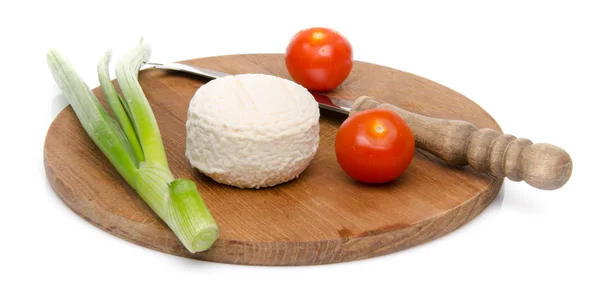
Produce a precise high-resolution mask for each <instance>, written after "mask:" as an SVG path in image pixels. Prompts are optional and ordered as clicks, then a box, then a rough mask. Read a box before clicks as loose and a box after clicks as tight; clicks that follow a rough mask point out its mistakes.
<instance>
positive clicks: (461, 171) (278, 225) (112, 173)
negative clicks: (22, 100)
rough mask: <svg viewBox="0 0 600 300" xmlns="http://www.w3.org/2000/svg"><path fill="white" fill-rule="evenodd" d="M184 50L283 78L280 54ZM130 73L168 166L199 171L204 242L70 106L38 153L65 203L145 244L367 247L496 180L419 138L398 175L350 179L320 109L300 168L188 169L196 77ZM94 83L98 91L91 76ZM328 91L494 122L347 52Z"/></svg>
mask: <svg viewBox="0 0 600 300" xmlns="http://www.w3.org/2000/svg"><path fill="white" fill-rule="evenodd" d="M185 62H186V63H189V64H191V65H196V66H200V67H204V68H211V69H214V70H218V71H222V72H227V73H232V74H241V73H267V74H273V75H277V76H280V77H283V78H287V79H290V77H289V75H288V73H287V71H286V69H285V64H284V60H283V56H282V55H280V54H253V55H231V56H221V57H209V58H202V59H195V60H189V61H185ZM139 80H140V83H141V85H142V88H143V89H144V91H145V93H146V94H147V97H148V99H149V101H150V103H151V105H152V108H153V110H154V113H155V115H156V118H157V121H158V124H159V126H160V130H161V133H162V136H163V139H164V144H165V148H166V151H167V158H168V160H169V164H170V167H171V169H172V171H173V174H174V175H175V177H185V178H190V179H194V180H195V181H196V182H197V184H198V189H199V191H200V193H201V194H202V196H203V197H204V199H205V202H206V204H207V206H208V207H209V208H210V210H211V212H212V214H213V216H214V218H215V220H216V222H217V224H218V225H219V229H220V237H219V239H218V240H217V241H216V242H215V244H214V245H213V247H212V248H210V249H209V250H208V251H206V252H202V253H196V254H191V253H189V252H188V251H187V250H186V249H185V248H184V247H183V245H182V244H181V243H180V242H179V241H178V240H177V238H176V237H175V235H174V234H173V233H172V232H171V231H170V230H169V229H168V228H167V227H166V225H165V224H164V223H163V222H162V221H161V220H160V219H159V218H158V217H157V216H156V215H155V214H154V213H153V212H152V211H151V210H150V209H149V208H148V206H147V205H146V204H145V203H144V202H143V200H142V199H141V198H139V197H138V196H137V194H136V193H135V192H134V190H133V189H131V188H130V187H129V186H128V185H127V184H126V182H125V181H124V180H123V179H122V178H121V177H120V175H119V174H118V173H117V171H116V170H115V169H114V168H113V167H112V166H111V165H110V163H109V161H108V160H107V159H106V158H105V157H104V155H103V154H102V153H101V152H100V151H99V150H98V149H97V148H96V147H95V145H94V144H93V143H92V141H91V140H90V139H89V138H88V137H87V135H86V134H85V132H84V131H83V129H82V128H81V126H80V124H79V122H78V120H77V119H76V117H75V114H74V113H73V111H72V109H71V108H70V107H69V106H68V107H67V108H65V109H64V110H63V111H62V112H61V113H60V114H59V115H58V116H57V117H56V119H55V120H54V122H53V123H52V125H51V126H50V128H49V130H48V133H47V137H46V141H45V147H44V161H45V167H46V173H47V176H48V178H49V181H50V183H51V185H52V187H53V188H54V190H55V192H56V193H57V195H58V196H59V197H60V198H61V199H62V200H63V201H64V203H65V204H66V205H67V206H68V207H70V208H71V209H72V210H73V211H74V212H75V213H77V214H78V215H79V216H81V217H83V218H84V219H85V220H87V221H88V222H90V223H92V224H94V225H95V226H97V227H99V228H101V229H102V230H105V231H107V232H109V233H111V234H113V235H116V236H118V237H121V238H123V239H126V240H128V241H131V242H133V243H135V244H138V245H141V246H144V247H148V248H151V249H155V250H158V251H162V252H166V253H170V254H174V255H178V256H184V257H190V258H195V259H201V260H207V261H215V262H223V263H233V264H248V265H314V264H327V263H337V262H344V261H352V260H358V259H365V258H369V257H374V256H379V255H384V254H387V253H391V252H395V251H399V250H402V249H405V248H408V247H411V246H415V245H418V244H421V243H424V242H427V241H430V240H433V239H435V238H437V237H440V236H442V235H444V234H447V233H449V232H451V231H453V230H454V229H456V228H458V227H460V226H461V225H463V224H465V223H466V222H468V221H469V220H471V219H472V218H473V217H475V216H477V215H478V214H479V213H480V212H481V211H482V210H483V209H485V208H486V207H487V206H488V205H489V204H490V203H491V201H493V199H494V198H495V196H496V195H497V193H498V191H499V189H500V187H501V186H502V181H503V180H502V179H495V178H493V177H490V176H488V175H485V174H481V173H476V172H474V171H473V170H472V169H470V168H468V167H465V168H456V167H450V166H448V165H446V164H445V163H443V162H441V161H439V160H437V159H436V158H434V157H432V156H431V155H429V154H427V153H426V152H423V151H420V150H419V151H417V153H416V155H415V158H414V160H413V162H412V163H411V165H410V167H409V168H408V170H407V171H406V172H405V173H404V174H403V175H402V176H401V177H400V178H399V179H398V180H396V181H394V182H392V183H390V184H386V185H380V186H369V185H364V184H360V183H356V182H354V181H353V180H352V179H350V178H348V177H347V176H346V175H345V173H344V172H343V171H342V170H341V169H340V168H339V166H338V164H337V162H336V158H335V152H334V148H333V145H334V139H335V134H336V132H337V128H338V127H339V125H340V124H341V122H342V121H343V120H344V116H342V115H338V114H336V113H332V112H328V111H323V110H322V111H321V130H320V138H321V142H320V147H319V150H318V152H317V155H316V157H315V158H314V160H313V161H312V163H311V164H310V166H309V167H308V168H307V169H306V170H305V171H304V172H303V173H302V175H301V176H300V177H299V178H298V179H296V180H294V181H291V182H289V183H286V184H282V185H279V186H276V187H272V188H266V189H260V190H253V189H252V190H250V189H248V190H243V189H238V188H235V187H229V186H225V185H221V184H218V183H216V182H214V181H212V180H211V179H209V178H208V177H205V176H203V175H202V174H200V173H199V172H198V171H196V170H194V169H193V168H192V167H191V166H190V164H189V163H188V161H187V159H186V158H185V155H184V151H185V134H186V133H185V120H186V113H187V107H188V103H189V101H190V100H191V98H192V95H193V94H194V93H195V91H196V90H197V89H198V88H199V87H200V86H201V85H202V84H203V83H205V82H206V80H205V79H202V78H199V77H194V76H192V75H187V74H182V73H174V72H169V71H163V70H157V69H147V70H143V71H141V72H140V76H139ZM94 93H95V94H96V95H97V96H98V97H99V98H100V99H101V100H102V101H103V99H104V98H103V95H102V92H101V90H100V89H99V88H96V89H94ZM329 94H330V95H332V96H339V97H344V98H347V99H355V98H357V97H359V96H362V95H369V96H373V97H375V98H376V99H378V100H380V101H382V102H390V103H393V104H396V105H399V106H400V107H402V108H405V109H407V110H410V111H413V112H416V113H420V114H423V115H427V116H432V117H437V118H451V119H462V120H467V121H470V122H472V123H473V124H475V125H476V126H478V127H488V128H494V129H497V130H500V128H499V126H498V125H497V124H496V122H495V121H494V120H493V118H492V117H491V116H490V115H489V114H487V113H486V112H485V111H484V110H483V109H481V108H480V107H479V106H478V105H476V104H475V103H473V102H472V101H470V100H469V99H467V98H465V97H464V96H462V95H461V94H459V93H457V92H455V91H453V90H451V89H448V88H446V87H444V86H441V85H439V84H437V83H435V82H432V81H429V80H427V79H424V78H421V77H418V76H415V75H412V74H409V73H405V72H402V71H398V70H394V69H391V68H387V67H383V66H378V65H374V64H369V63H363V62H356V63H355V66H354V68H353V70H352V73H351V74H350V76H349V78H348V79H347V80H346V81H345V82H344V83H343V85H342V86H340V87H339V88H338V89H336V90H334V91H332V92H330V93H329ZM73 238H77V237H76V236H74V237H73Z"/></svg>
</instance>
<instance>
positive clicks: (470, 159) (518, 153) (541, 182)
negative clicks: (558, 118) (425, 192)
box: [350, 96, 573, 190]
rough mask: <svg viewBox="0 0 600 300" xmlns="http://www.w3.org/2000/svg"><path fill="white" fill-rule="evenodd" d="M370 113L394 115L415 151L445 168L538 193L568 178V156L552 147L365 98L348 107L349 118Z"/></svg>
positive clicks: (570, 162)
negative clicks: (375, 110) (464, 169)
mask: <svg viewBox="0 0 600 300" xmlns="http://www.w3.org/2000/svg"><path fill="white" fill-rule="evenodd" d="M371 108H383V109H389V110H392V111H395V112H397V113H398V114H399V115H400V116H401V117H402V118H403V119H404V120H405V121H406V122H407V123H408V125H409V127H410V128H411V130H412V132H413V134H414V136H415V145H416V147H418V148H420V149H422V150H425V151H427V152H429V153H431V154H433V155H435V156H437V157H438V158H440V159H442V160H443V161H445V162H446V163H448V164H450V165H453V166H466V165H469V166H471V167H472V168H473V169H475V170H477V171H480V172H486V173H489V174H491V175H492V176H495V177H499V178H503V177H508V179H510V180H512V181H521V180H524V181H525V182H526V183H528V184H529V185H531V186H533V187H536V188H538V189H542V190H554V189H558V188H560V187H562V186H563V185H564V184H565V183H567V181H568V180H569V178H570V177H571V172H572V169H573V162H572V160H571V156H569V154H568V153H567V152H566V151H565V150H563V149H561V148H559V147H557V146H554V145H550V144H546V143H540V144H534V143H532V142H531V141H530V140H528V139H523V138H516V137H515V136H513V135H510V134H502V133H500V132H498V131H496V130H493V129H489V128H482V129H479V128H477V127H476V126H475V125H473V124H471V123H469V122H465V121H460V120H445V119H436V118H431V117H426V116H423V115H419V114H416V113H412V112H409V111H406V110H404V109H401V108H400V107H397V106H394V105H392V104H389V103H383V104H381V103H379V102H377V101H376V100H375V99H373V98H371V97H367V96H363V97H360V98H358V99H357V100H356V101H354V104H353V106H352V109H351V110H350V116H352V115H353V114H354V113H357V112H359V111H363V110H367V109H371Z"/></svg>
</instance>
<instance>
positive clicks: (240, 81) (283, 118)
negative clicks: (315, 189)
mask: <svg viewBox="0 0 600 300" xmlns="http://www.w3.org/2000/svg"><path fill="white" fill-rule="evenodd" d="M318 146H319V106H318V104H317V102H316V101H315V99H314V97H313V96H312V94H310V93H309V92H308V90H307V89H305V88H304V87H302V86H301V85H299V84H297V83H295V82H292V81H290V80H287V79H283V78H280V77H276V76H272V75H265V74H242V75H231V76H226V77H221V78H218V79H215V80H212V81H210V82H208V83H207V84H205V85H203V86H201V87H200V88H199V89H198V90H197V91H196V93H195V94H194V96H193V98H192V100H191V102H190V105H189V109H188V115H187V121H186V151H185V154H186V157H187V158H188V160H189V161H190V163H191V164H192V166H193V167H195V168H197V169H198V170H199V171H200V172H202V173H204V174H205V175H207V176H208V177H210V178H212V179H213V180H215V181H217V182H220V183H223V184H227V185H232V186H237V187H240V188H261V187H270V186H274V185H277V184H280V183H284V182H286V181H289V180H292V179H295V178H297V177H298V176H300V173H302V171H304V169H306V167H307V166H308V165H309V163H310V162H311V160H312V159H313V158H314V156H315V153H316V152H317V148H318Z"/></svg>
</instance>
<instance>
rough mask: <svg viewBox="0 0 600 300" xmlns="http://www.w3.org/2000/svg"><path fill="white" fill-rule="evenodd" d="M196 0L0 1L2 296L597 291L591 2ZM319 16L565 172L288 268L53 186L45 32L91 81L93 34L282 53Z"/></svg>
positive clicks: (175, 54)
mask: <svg viewBox="0 0 600 300" xmlns="http://www.w3.org/2000/svg"><path fill="white" fill-rule="evenodd" d="M200 2H203V3H204V4H202V5H201V4H195V5H190V4H183V3H180V2H179V1H173V0H171V1H161V2H158V3H151V2H149V1H135V2H134V1H108V0H106V1H73V3H66V2H65V1H38V3H29V2H24V1H4V2H2V4H0V11H2V18H0V28H2V47H1V48H0V54H1V56H0V57H1V59H2V70H1V72H0V77H1V78H0V79H1V82H2V103H3V104H2V105H3V107H2V109H1V110H0V122H2V124H1V127H0V130H1V134H2V139H3V142H2V147H1V148H0V151H1V155H0V160H1V166H2V172H1V173H0V174H2V175H1V176H2V180H1V181H0V182H1V185H2V186H1V187H2V191H3V196H2V208H1V211H2V217H1V218H0V222H1V223H0V235H1V236H2V247H1V248H0V249H1V250H0V277H1V281H0V282H2V283H1V284H0V299H49V298H52V299H54V298H56V299H126V298H130V299H167V297H168V298H169V299H176V298H181V297H186V298H195V299H221V298H220V297H222V296H231V297H243V298H244V299H255V298H256V299H319V298H325V297H328V298H329V299H352V298H357V299H391V298H403V299H417V298H434V299H442V298H444V299H445V298H455V297H456V298H460V299H526V298H528V299H542V298H548V297H552V296H554V297H556V298H558V299H598V298H600V293H599V291H598V289H597V287H594V286H593V285H597V283H598V268H599V267H600V262H599V259H598V254H599V253H600V247H599V245H598V239H599V238H598V236H599V234H598V231H597V230H598V229H599V228H600V218H599V217H598V215H599V211H600V204H599V203H600V201H599V200H600V199H599V198H600V196H598V184H597V180H598V173H596V172H595V171H596V170H598V168H599V167H600V165H599V163H598V159H597V158H596V157H597V155H598V149H600V147H599V142H598V129H599V128H600V126H598V122H597V121H595V120H594V118H596V117H597V116H598V112H597V109H596V108H595V107H597V102H598V100H600V89H599V88H598V87H599V84H600V71H599V70H600V58H599V57H600V56H599V55H600V47H599V44H598V41H599V39H598V38H599V30H598V29H599V28H600V19H599V18H598V9H597V8H595V7H594V5H593V4H594V2H595V1H587V2H583V1H561V3H562V4H560V5H559V4H551V3H550V2H551V1H537V2H533V1H502V2H497V4H496V5H489V4H482V3H481V2H475V1H473V2H471V3H467V2H464V1H444V2H442V1H440V2H437V3H430V2H428V1H407V2H397V3H396V4H395V5H394V6H395V7H390V6H389V4H388V5H386V4H383V3H384V2H382V1H374V0H371V1H357V2H356V3H355V4H326V3H325V1H322V0H321V1H308V0H303V1H295V2H293V3H292V2H290V4H285V5H290V6H293V8H291V9H285V8H283V5H284V4H281V3H283V1H281V2H277V3H270V4H267V3H265V1H257V0H253V1H239V3H235V4H234V3H232V1H197V3H200ZM269 10H270V11H269ZM314 25H324V26H329V27H332V28H335V29H337V30H339V31H341V32H342V33H344V34H345V35H346V36H347V37H348V38H349V40H350V41H351V43H352V44H353V46H354V49H355V53H356V55H355V58H356V59H358V60H363V61H368V62H372V63H378V64H384V65H387V66H391V67H394V68H397V69H401V70H404V71H408V72H411V73H415V74H418V75H421V76H424V77H426V78H429V79H432V80H434V81H437V82H439V83H441V84H444V85H446V86H448V87H451V88H452V89H455V90H457V91H459V92H461V93H463V94H464V95H466V96H467V97H469V98H470V99H472V100H474V101H475V102H477V103H478V104H480V105H481V106H482V107H483V108H485V109H486V110H487V111H488V112H489V113H490V114H491V115H493V116H494V117H495V119H496V120H497V121H498V123H499V124H500V125H501V126H502V127H503V129H504V131H506V132H507V133H512V134H515V135H518V136H521V137H526V138H530V139H532V140H534V141H536V142H550V143H554V144H556V145H559V146H562V147H563V148H565V149H566V150H567V151H568V152H569V153H570V154H571V155H572V157H573V160H574V162H575V168H574V173H573V176H572V178H571V181H570V182H569V183H568V184H567V186H565V187H564V188H562V189H560V190H557V191H552V192H546V191H540V190H536V189H533V188H531V187H529V186H527V185H525V184H524V183H514V182H510V181H506V183H505V187H504V189H503V197H499V199H496V201H495V202H494V204H493V205H492V207H490V208H489V209H487V210H486V211H485V212H484V213H483V214H482V215H480V216H479V217H478V218H476V219H475V220H474V221H473V222H471V223H470V224H468V225H467V226H464V227H463V228H460V229H459V230H457V231H455V232H454V233H452V234H450V235H448V236H446V237H444V238H441V239H438V240H436V241H434V242H431V243H428V244H426V245H423V246H419V247H416V248H413V249H410V250H407V251H402V252H398V253H395V254H391V255H387V256H383V257H379V258H374V259H368V260H363V261H358V262H351V263H343V264H335V265H325V266H314V267H296V268H281V267H280V268H274V267H249V266H236V265H225V264H216V263H207V262H201V261H194V260H188V259H183V258H178V257H174V256H170V255H165V254H162V253H158V252H155V251H152V250H148V249H145V248H142V247H138V246H135V245H132V244H130V243H128V242H125V241H122V240H120V239H118V238H116V237H113V236H111V235H109V234H107V233H104V232H103V231H101V230H99V229H96V228H95V227H93V226H92V225H90V224H88V223H86V222H85V221H84V220H82V219H81V218H79V217H78V216H76V215H75V214H74V213H72V212H71V211H70V210H69V209H68V208H67V207H66V206H65V205H64V204H63V203H62V202H61V201H60V200H59V199H58V198H57V197H56V196H55V194H54V193H53V192H52V190H51V188H50V186H49V185H48V183H47V181H46V179H45V174H44V169H43V163H42V149H43V142H44V136H45V133H46V130H47V128H48V126H49V124H50V123H51V121H52V119H53V117H54V116H55V115H56V113H57V112H58V111H59V110H60V109H61V108H62V106H63V105H64V104H62V103H61V102H60V97H58V98H57V96H58V95H59V91H58V88H57V87H56V86H55V84H54V82H53V80H52V78H51V76H50V73H49V72H48V70H47V67H46V63H45V53H46V51H47V50H48V48H50V47H56V48H58V49H60V50H61V51H62V52H63V53H64V54H65V55H67V56H68V57H69V59H70V60H71V61H72V62H73V64H74V65H75V66H76V68H77V69H78V70H79V71H80V74H81V75H82V76H83V77H84V79H85V80H86V82H88V84H89V85H90V86H96V85H97V79H96V73H95V66H96V61H97V60H98V59H99V57H100V56H101V55H102V53H103V51H104V50H105V48H107V47H111V48H113V50H114V55H115V57H118V56H119V55H120V54H122V53H123V52H124V51H125V50H127V49H129V48H130V47H131V46H132V45H134V44H135V43H136V42H137V40H138V38H139V37H140V36H144V37H145V38H146V39H147V40H148V41H150V42H151V43H152V45H153V49H154V55H153V60H154V61H158V62H169V61H177V60H182V59H188V58H196V57H203V56H210V55H222V54H230V53H253V52H283V51H284V49H285V46H286V43H287V41H288V39H289V38H290V37H291V36H292V35H293V34H294V33H295V32H296V31H297V30H299V29H301V28H304V27H309V26H314ZM576 134H577V136H576ZM459 296H460V297H459ZM211 297H212V298H211ZM215 297H219V298H215Z"/></svg>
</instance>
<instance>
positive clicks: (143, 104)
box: [47, 41, 219, 253]
mask: <svg viewBox="0 0 600 300" xmlns="http://www.w3.org/2000/svg"><path fill="white" fill-rule="evenodd" d="M150 53H151V50H150V45H149V44H148V43H144V42H143V41H140V43H139V44H138V45H137V46H136V47H135V48H134V49H133V50H131V51H130V52H129V53H127V54H126V55H124V56H123V57H122V58H121V59H120V60H119V61H118V62H117V69H116V77H117V78H116V79H117V82H118V84H119V87H120V88H121V91H122V92H123V96H120V95H119V94H118V93H117V92H116V90H115V88H114V86H113V83H112V81H111V80H110V77H109V72H108V66H109V62H110V57H111V54H110V52H107V53H106V55H104V56H103V57H102V58H101V59H100V61H99V63H98V79H99V81H100V85H101V88H102V91H103V93H104V96H105V98H106V99H107V102H108V104H109V107H110V109H111V111H112V113H113V115H114V116H115V118H116V121H115V119H113V117H111V115H110V114H109V113H108V112H107V111H106V110H105V109H104V107H103V106H102V105H101V104H100V102H99V101H98V99H97V98H96V96H95V95H94V94H93V93H92V92H91V90H90V89H89V87H88V86H87V85H86V83H85V82H84V81H83V80H82V79H81V77H79V75H78V74H77V73H76V71H75V69H74V68H73V67H72V65H71V64H70V62H69V61H68V60H67V59H66V58H65V57H63V56H62V55H61V54H60V53H59V52H58V51H57V50H55V49H51V50H50V51H49V52H48V55H47V61H48V66H49V68H50V71H51V73H52V76H53V77H54V80H55V81H56V83H57V85H58V86H59V88H60V89H61V91H62V92H63V94H64V95H65V97H66V98H67V99H68V100H69V104H70V105H71V107H72V108H73V110H74V111H75V114H76V115H77V118H78V119H79V122H80V123H81V125H82V127H83V128H84V130H85V131H86V133H87V134H88V135H89V136H90V138H91V139H92V141H93V142H94V143H95V144H96V146H97V147H98V148H99V149H100V150H101V151H102V152H103V153H104V155H105V156H106V157H107V158H108V160H109V161H110V162H111V164H112V165H113V166H114V167H115V169H116V170H117V171H118V172H119V174H121V176H122V177H123V178H124V179H125V181H126V182H127V183H128V184H129V185H130V186H131V187H132V188H133V189H135V190H136V192H137V193H138V195H139V196H140V197H141V198H142V199H143V200H144V201H145V202H146V203H147V204H148V206H149V207H150V208H151V209H152V210H153V211H154V212H155V213H156V214H157V215H158V217H160V218H161V219H162V220H163V221H164V222H165V223H166V224H167V226H169V228H170V229H171V230H172V231H173V233H174V234H175V235H176V236H177V238H178V239H179V240H180V241H181V243H182V244H183V245H184V246H185V248H186V249H187V250H188V251H190V252H192V253H195V252H199V251H205V250H206V249H208V248H210V247H211V246H212V245H213V243H214V242H215V240H216V239H217V238H218V235H219V230H218V227H217V224H216V222H215V220H214V219H213V217H212V215H211V213H210V211H209V210H208V208H207V206H206V204H205V203H204V201H203V199H202V197H201V195H200V193H199V192H198V189H197V187H196V184H195V183H194V182H193V181H191V180H189V179H175V178H174V177H173V174H172V173H171V171H170V169H169V166H168V162H167V157H166V154H165V149H164V146H163V141H162V137H161V134H160V130H159V127H158V123H157V122H156V119H155V117H154V114H153V112H152V109H151V107H150V104H149V103H148V100H147V99H146V96H145V95H144V92H143V90H142V87H141V86H140V84H139V81H138V73H139V70H140V67H141V66H142V64H143V63H144V62H146V61H148V59H149V57H150Z"/></svg>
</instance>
